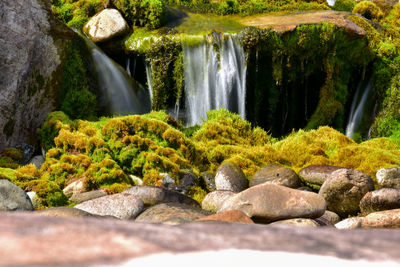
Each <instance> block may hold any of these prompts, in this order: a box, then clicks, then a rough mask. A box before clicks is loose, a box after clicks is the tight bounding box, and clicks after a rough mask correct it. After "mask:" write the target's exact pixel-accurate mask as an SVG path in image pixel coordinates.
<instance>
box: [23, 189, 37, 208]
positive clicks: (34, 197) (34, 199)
mask: <svg viewBox="0 0 400 267" xmlns="http://www.w3.org/2000/svg"><path fill="white" fill-rule="evenodd" d="M26 194H27V195H28V197H29V199H30V200H31V203H32V206H33V209H35V210H36V209H38V208H40V206H41V202H40V199H39V197H38V195H37V194H36V192H33V191H30V192H27V193H26Z"/></svg>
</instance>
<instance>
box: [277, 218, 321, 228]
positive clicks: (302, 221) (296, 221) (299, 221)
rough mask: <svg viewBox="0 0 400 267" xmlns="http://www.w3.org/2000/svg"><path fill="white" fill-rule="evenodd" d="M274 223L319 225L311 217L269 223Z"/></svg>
mask: <svg viewBox="0 0 400 267" xmlns="http://www.w3.org/2000/svg"><path fill="white" fill-rule="evenodd" d="M276 224H286V225H292V226H308V227H318V226H320V225H319V223H317V222H316V221H314V220H313V219H305V218H296V219H288V220H282V221H276V222H273V223H270V225H276Z"/></svg>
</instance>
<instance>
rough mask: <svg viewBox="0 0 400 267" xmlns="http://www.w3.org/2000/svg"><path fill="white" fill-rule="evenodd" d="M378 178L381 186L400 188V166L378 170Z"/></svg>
mask: <svg viewBox="0 0 400 267" xmlns="http://www.w3.org/2000/svg"><path fill="white" fill-rule="evenodd" d="M376 180H377V181H378V184H379V185H380V186H381V187H388V188H400V167H395V168H390V169H380V170H378V171H377V172H376Z"/></svg>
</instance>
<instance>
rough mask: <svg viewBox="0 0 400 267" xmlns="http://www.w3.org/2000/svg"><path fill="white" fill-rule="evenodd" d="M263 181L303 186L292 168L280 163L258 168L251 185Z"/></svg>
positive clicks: (291, 186) (293, 186) (294, 186)
mask: <svg viewBox="0 0 400 267" xmlns="http://www.w3.org/2000/svg"><path fill="white" fill-rule="evenodd" d="M263 183H268V184H278V185H282V186H287V187H290V188H297V187H299V186H301V182H300V179H299V177H298V176H297V174H296V173H295V172H294V171H293V170H292V169H289V168H286V167H284V166H281V165H278V164H270V165H268V166H265V167H262V168H261V169H260V170H258V171H257V172H256V173H255V174H254V176H253V178H251V180H250V187H252V186H255V185H258V184H263Z"/></svg>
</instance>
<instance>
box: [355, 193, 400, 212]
mask: <svg viewBox="0 0 400 267" xmlns="http://www.w3.org/2000/svg"><path fill="white" fill-rule="evenodd" d="M391 209H400V188H382V189H379V190H375V191H372V192H368V193H367V194H365V196H364V197H363V198H362V199H361V201H360V210H361V212H362V214H363V215H367V214H368V213H371V212H376V211H382V210H391Z"/></svg>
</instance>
